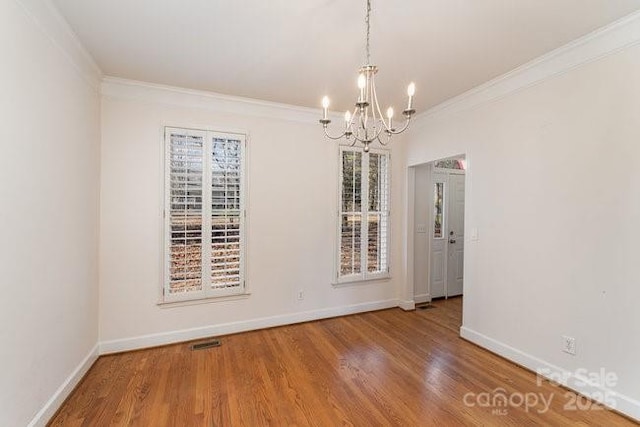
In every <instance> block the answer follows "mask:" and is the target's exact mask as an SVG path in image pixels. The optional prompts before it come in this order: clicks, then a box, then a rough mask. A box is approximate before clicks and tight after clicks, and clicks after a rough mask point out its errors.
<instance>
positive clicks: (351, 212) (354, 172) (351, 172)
mask: <svg viewBox="0 0 640 427" xmlns="http://www.w3.org/2000/svg"><path fill="white" fill-rule="evenodd" d="M389 175H390V155H389V153H388V151H383V150H373V149H372V150H370V152H369V153H364V152H363V151H362V150H359V149H355V148H351V147H341V148H340V179H339V191H338V193H339V200H338V205H339V212H338V230H337V232H338V250H337V253H338V259H337V272H336V278H337V282H338V283H343V282H353V281H359V280H371V279H378V278H385V277H389Z"/></svg>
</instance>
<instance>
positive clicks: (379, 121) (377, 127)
mask: <svg viewBox="0 0 640 427" xmlns="http://www.w3.org/2000/svg"><path fill="white" fill-rule="evenodd" d="M370 15H371V0H367V15H366V19H365V23H366V27H367V32H366V55H367V65H364V66H362V67H361V68H360V70H359V71H358V73H359V75H358V88H359V89H360V93H359V95H358V100H357V101H356V103H355V108H354V109H353V113H352V112H351V111H347V112H346V113H345V114H344V130H343V131H342V133H341V134H339V135H336V136H332V135H330V134H329V132H328V130H327V127H328V125H329V123H331V120H330V119H329V117H328V109H329V97H327V96H325V97H324V98H322V119H320V123H321V124H322V128H323V129H324V134H325V135H326V137H327V138H329V139H334V140H336V139H342V138H345V139H346V140H347V141H349V140H352V142H351V146H354V145H355V144H356V142H360V143H362V145H363V150H364V152H365V153H366V152H368V151H369V144H371V143H372V142H374V141H378V142H379V143H380V144H381V145H387V144H388V143H389V141H390V140H391V136H392V135H397V134H399V133H402V132H404V131H405V130H406V129H407V127H409V122H410V121H411V117H412V116H413V114H414V113H415V112H416V110H414V109H413V95H414V94H415V92H416V85H415V84H414V83H413V82H412V83H410V84H409V87H408V88H407V95H408V97H409V100H408V102H407V108H405V109H404V110H403V111H402V115H403V116H404V118H405V123H404V125H403V126H402V127H401V128H400V129H396V128H395V127H394V123H393V114H394V111H393V108H392V107H389V108H388V109H387V114H386V119H385V117H384V116H383V115H382V111H381V110H380V104H379V103H378V95H377V94H376V83H375V75H376V73H377V72H378V67H376V66H375V65H371V59H370V52H369V34H370V28H371V26H370V23H369V16H370ZM383 132H384V135H383Z"/></svg>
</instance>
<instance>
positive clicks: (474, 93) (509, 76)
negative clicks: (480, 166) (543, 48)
mask: <svg viewBox="0 0 640 427" xmlns="http://www.w3.org/2000/svg"><path fill="white" fill-rule="evenodd" d="M638 43H640V11H637V12H634V13H632V14H630V15H627V16H625V17H623V18H621V19H619V20H617V21H615V22H613V23H611V24H609V25H607V26H604V27H602V28H599V29H597V30H595V31H593V32H591V33H589V34H587V35H585V36H582V37H580V38H578V39H576V40H574V41H572V42H570V43H568V44H566V45H564V46H561V47H559V48H558V49H555V50H552V51H551V52H549V53H547V54H544V55H542V56H540V57H538V58H536V59H534V60H532V61H530V62H528V63H526V64H524V65H521V66H520V67H518V68H515V69H513V70H512V71H509V72H507V73H505V74H503V75H501V76H499V77H496V78H495V79H493V80H490V81H488V82H486V83H484V84H482V85H480V86H477V87H475V88H473V89H470V90H468V91H467V92H464V93H462V94H460V95H458V96H455V97H453V98H451V99H449V100H447V101H444V102H442V103H440V104H438V105H436V106H434V107H432V108H430V109H428V110H426V111H425V112H423V113H421V114H419V115H418V116H417V117H416V127H419V126H420V124H421V123H423V122H425V121H427V119H432V118H435V117H439V116H442V115H448V114H454V113H457V112H460V111H464V110H468V109H471V108H474V107H478V106H480V105H483V104H486V103H488V102H492V101H495V100H498V99H500V98H503V97H506V96H508V95H509V94H511V93H513V92H516V91H519V90H521V89H525V88H528V87H530V86H533V85H535V84H537V83H539V82H541V81H543V80H546V79H548V78H551V77H553V76H556V75H559V74H562V73H566V72H568V71H570V70H572V69H574V68H577V67H580V66H582V65H584V64H587V63H589V62H592V61H596V60H598V59H601V58H604V57H606V56H609V55H611V54H614V53H616V52H619V51H621V50H624V49H627V48H629V47H632V46H634V45H637V44H638Z"/></svg>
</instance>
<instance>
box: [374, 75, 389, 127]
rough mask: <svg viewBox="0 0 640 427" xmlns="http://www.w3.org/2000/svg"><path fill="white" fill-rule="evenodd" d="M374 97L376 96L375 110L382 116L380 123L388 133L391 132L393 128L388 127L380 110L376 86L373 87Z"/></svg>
mask: <svg viewBox="0 0 640 427" xmlns="http://www.w3.org/2000/svg"><path fill="white" fill-rule="evenodd" d="M373 96H374V98H375V99H374V104H375V108H376V109H377V110H378V115H379V116H380V121H381V122H382V126H384V129H385V130H386V131H388V132H391V131H392V130H391V128H389V126H387V123H386V122H385V120H384V116H383V115H382V111H381V110H380V104H379V103H378V93H377V92H376V87H375V85H374V86H373Z"/></svg>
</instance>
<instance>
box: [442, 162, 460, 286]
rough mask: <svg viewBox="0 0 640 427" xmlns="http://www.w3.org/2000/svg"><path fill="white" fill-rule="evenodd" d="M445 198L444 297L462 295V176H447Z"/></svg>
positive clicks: (455, 174) (451, 174)
mask: <svg viewBox="0 0 640 427" xmlns="http://www.w3.org/2000/svg"><path fill="white" fill-rule="evenodd" d="M448 188H449V191H448V192H447V195H446V198H445V206H446V207H447V212H448V215H447V216H448V219H447V221H446V223H447V224H446V225H447V286H446V296H447V297H452V296H456V295H462V282H463V272H464V268H463V266H464V174H457V173H450V174H449V185H448Z"/></svg>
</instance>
